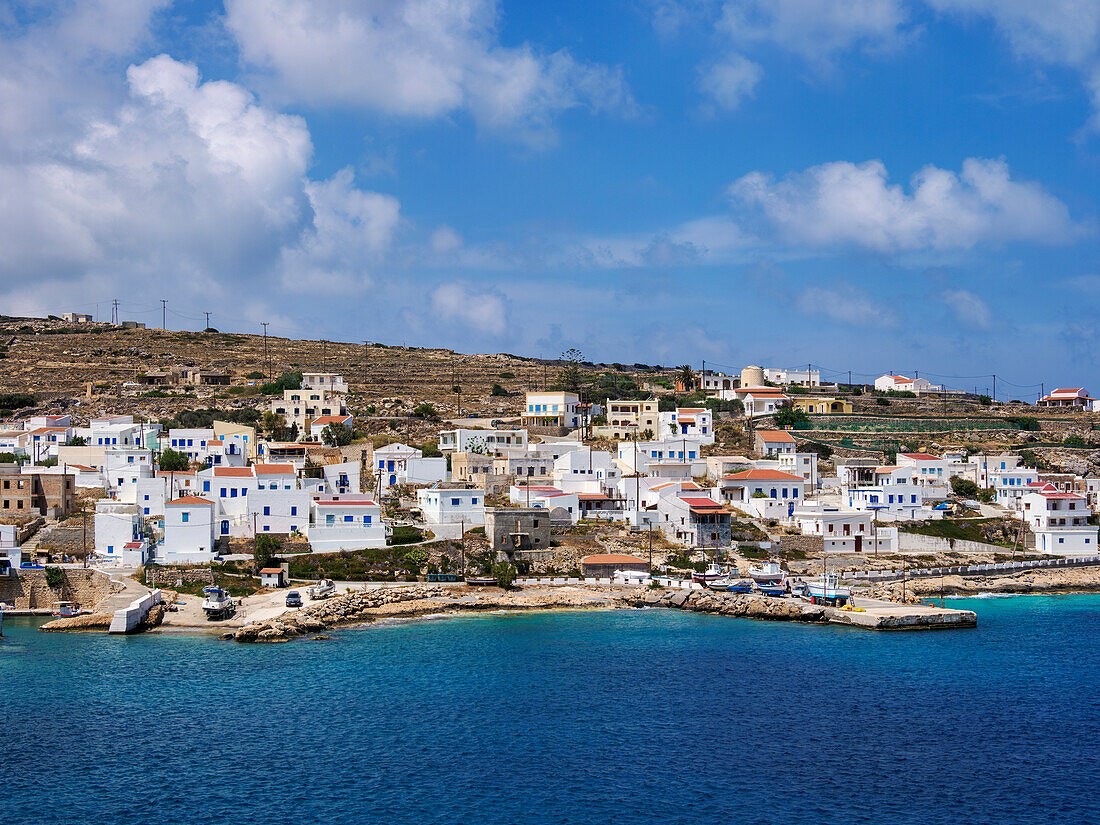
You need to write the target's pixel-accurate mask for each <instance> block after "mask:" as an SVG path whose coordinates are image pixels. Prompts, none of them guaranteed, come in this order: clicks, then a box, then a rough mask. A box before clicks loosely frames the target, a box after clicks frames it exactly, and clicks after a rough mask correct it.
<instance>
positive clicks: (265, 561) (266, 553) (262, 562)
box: [252, 533, 281, 573]
mask: <svg viewBox="0 0 1100 825" xmlns="http://www.w3.org/2000/svg"><path fill="white" fill-rule="evenodd" d="M280 549H281V548H280V546H279V540H278V539H277V538H275V537H274V536H271V535H265V534H264V533H259V534H258V535H257V536H256V543H255V545H254V547H253V550H252V565H253V572H255V573H259V572H260V571H261V570H263V569H264V568H265V567H269V566H270V565H271V560H272V559H274V558H275V557H276V556H277V555H278V554H279V550H280Z"/></svg>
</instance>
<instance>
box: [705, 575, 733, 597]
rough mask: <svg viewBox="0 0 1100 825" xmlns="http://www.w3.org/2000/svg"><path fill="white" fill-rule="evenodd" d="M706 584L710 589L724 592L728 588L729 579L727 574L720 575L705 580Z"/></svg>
mask: <svg viewBox="0 0 1100 825" xmlns="http://www.w3.org/2000/svg"><path fill="white" fill-rule="evenodd" d="M706 586H707V587H708V588H710V589H711V590H717V591H719V592H721V593H724V592H726V591H727V590H729V589H730V580H729V577H728V576H722V577H721V578H718V579H711V580H710V581H709V582H706Z"/></svg>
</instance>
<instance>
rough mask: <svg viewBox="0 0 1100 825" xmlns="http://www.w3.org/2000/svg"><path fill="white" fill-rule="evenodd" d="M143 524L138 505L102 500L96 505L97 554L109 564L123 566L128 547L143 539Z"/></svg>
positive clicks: (95, 531)
mask: <svg viewBox="0 0 1100 825" xmlns="http://www.w3.org/2000/svg"><path fill="white" fill-rule="evenodd" d="M143 523H144V522H143V520H142V516H141V512H140V509H139V507H138V506H137V505H136V504H128V503H126V502H122V501H114V500H112V499H100V500H99V501H97V502H96V504H95V530H94V533H95V554H96V555H97V556H98V557H99V558H100V559H101V560H103V561H105V562H107V563H108V564H123V559H124V558H125V557H126V555H127V554H126V552H125V550H126V545H127V544H129V543H130V542H133V541H138V540H140V539H142V538H143V536H142V525H143ZM130 555H131V558H132V554H130Z"/></svg>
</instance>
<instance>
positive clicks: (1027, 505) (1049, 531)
mask: <svg viewBox="0 0 1100 825" xmlns="http://www.w3.org/2000/svg"><path fill="white" fill-rule="evenodd" d="M1088 516H1089V508H1088V503H1087V502H1086V501H1085V497H1084V496H1079V495H1077V494H1076V493H1059V492H1056V491H1052V490H1044V491H1041V492H1032V493H1028V494H1027V495H1025V496H1024V497H1023V502H1022V509H1021V517H1022V518H1023V519H1024V521H1026V522H1027V526H1028V527H1030V528H1031V532H1033V533H1034V534H1035V549H1036V551H1038V552H1039V553H1048V554H1052V555H1058V556H1093V555H1096V553H1097V544H1096V536H1097V528H1096V527H1095V526H1094V525H1090V524H1089V523H1088Z"/></svg>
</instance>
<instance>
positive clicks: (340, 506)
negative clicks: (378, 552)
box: [306, 494, 386, 553]
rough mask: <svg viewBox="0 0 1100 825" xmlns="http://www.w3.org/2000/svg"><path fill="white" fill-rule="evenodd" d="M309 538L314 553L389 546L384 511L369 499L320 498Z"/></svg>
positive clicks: (356, 496) (317, 498) (317, 499)
mask: <svg viewBox="0 0 1100 825" xmlns="http://www.w3.org/2000/svg"><path fill="white" fill-rule="evenodd" d="M306 536H307V538H308V539H309V546H310V549H311V550H312V552H314V553H336V552H339V551H340V550H363V549H369V548H375V547H385V546H386V525H385V524H384V523H383V522H382V508H381V507H380V506H379V505H378V503H377V502H375V501H374V500H373V499H371V498H368V497H367V496H363V495H359V494H352V495H347V496H317V497H315V498H314V500H313V505H312V515H311V517H310V521H309V527H308V528H307V532H306Z"/></svg>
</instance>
